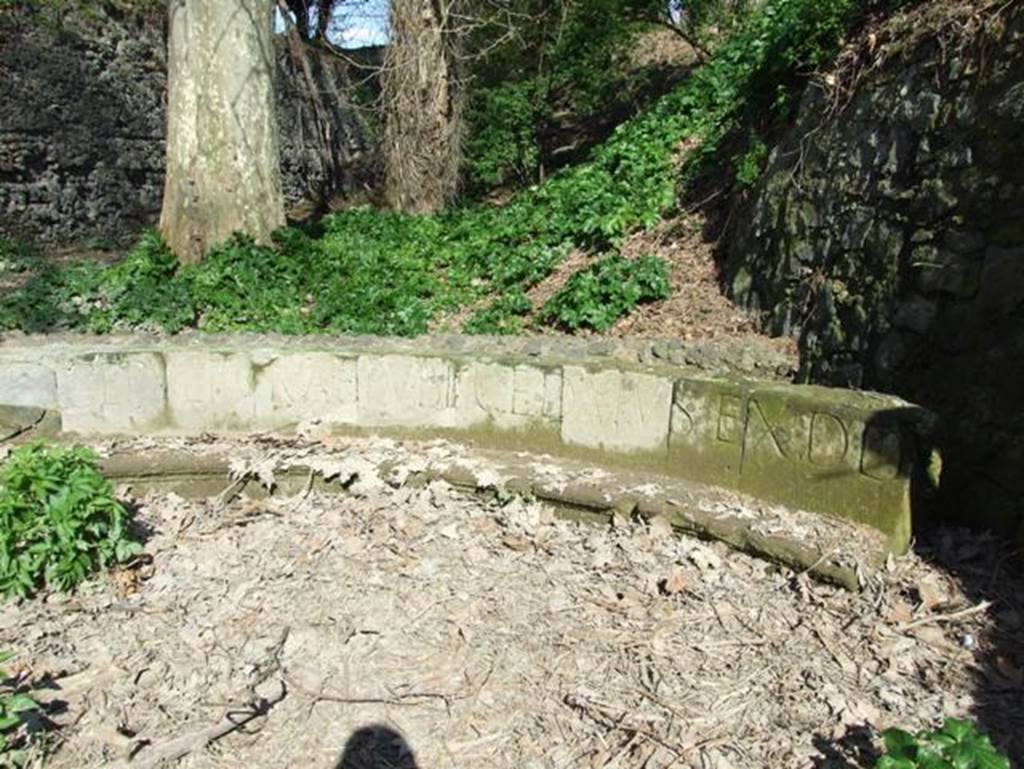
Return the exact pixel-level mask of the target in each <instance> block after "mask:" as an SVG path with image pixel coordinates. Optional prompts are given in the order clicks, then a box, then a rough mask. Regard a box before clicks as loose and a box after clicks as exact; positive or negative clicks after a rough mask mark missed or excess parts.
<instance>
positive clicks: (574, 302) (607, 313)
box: [541, 254, 670, 331]
mask: <svg viewBox="0 0 1024 769" xmlns="http://www.w3.org/2000/svg"><path fill="white" fill-rule="evenodd" d="M669 293H670V289H669V284H668V271H667V269H666V267H665V262H664V261H662V260H661V259H658V258H657V257H654V256H641V257H640V258H639V259H634V260H631V259H626V258H624V257H622V256H619V255H617V254H613V255H611V256H606V257H604V258H602V259H600V260H598V261H597V262H596V263H594V264H593V265H591V267H590V268H588V269H586V270H583V271H581V272H578V273H576V274H575V275H573V276H572V277H571V278H570V279H569V281H568V282H567V283H566V284H565V286H564V287H563V288H562V290H561V291H559V292H558V293H557V294H555V295H554V296H553V297H551V299H549V300H548V301H547V303H546V304H545V305H544V307H543V309H542V310H541V319H542V320H544V321H546V322H548V323H553V324H555V325H558V326H561V327H563V328H567V329H570V330H573V331H575V330H576V329H579V328H591V329H594V330H595V331H606V330H608V329H609V328H611V327H612V325H613V324H614V323H615V321H617V320H618V319H619V318H621V317H623V316H624V315H627V314H628V313H629V312H630V311H631V310H632V309H633V308H634V307H636V306H637V305H638V304H641V303H642V302H653V301H655V300H657V299H664V298H665V297H667V296H668V295H669Z"/></svg>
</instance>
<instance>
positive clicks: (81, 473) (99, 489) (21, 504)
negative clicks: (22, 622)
mask: <svg viewBox="0 0 1024 769" xmlns="http://www.w3.org/2000/svg"><path fill="white" fill-rule="evenodd" d="M128 521H129V514H128V512H127V511H126V510H125V508H124V506H123V505H122V504H121V503H120V502H118V500H117V499H116V498H115V497H114V493H113V490H112V488H111V486H110V483H109V482H108V481H107V480H106V479H105V478H104V477H103V476H102V475H101V474H100V472H99V470H98V469H97V457H96V455H95V454H94V453H93V452H92V451H91V450H89V449H87V448H84V447H81V446H54V447H47V446H44V445H42V444H31V445H27V446H22V447H20V448H17V449H15V450H14V451H13V452H12V453H11V455H10V456H9V457H8V458H7V460H6V462H5V463H4V465H3V467H2V468H0V593H2V594H4V595H5V596H8V597H10V596H24V595H27V594H30V593H32V592H34V591H36V590H37V589H39V588H41V587H44V586H46V587H49V588H51V589H54V590H60V591H68V590H71V589H73V588H74V587H76V586H77V585H78V584H80V583H81V582H82V581H84V580H85V579H87V578H88V577H89V576H91V575H92V574H93V573H94V572H95V571H96V570H97V569H101V568H104V567H106V566H109V565H111V564H114V563H119V562H123V561H126V560H128V559H129V558H131V557H132V556H134V555H136V554H138V553H140V552H142V546H141V545H140V544H139V543H138V542H135V541H134V540H133V539H132V538H131V536H130V535H129V533H128V530H127V526H128Z"/></svg>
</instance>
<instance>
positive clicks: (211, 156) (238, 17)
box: [160, 0, 284, 262]
mask: <svg viewBox="0 0 1024 769" xmlns="http://www.w3.org/2000/svg"><path fill="white" fill-rule="evenodd" d="M273 8H274V3H273V0H170V26H169V33H168V83H167V177H166V181H165V184H164V202H163V211H162V213H161V215H160V231H161V233H162V234H163V236H164V239H165V240H166V241H167V244H168V246H170V248H171V250H172V251H173V252H174V253H175V254H176V255H177V256H178V258H179V259H180V260H181V261H183V262H198V261H199V260H201V259H202V257H203V254H204V253H205V252H206V251H207V250H208V249H209V248H210V247H211V246H214V245H216V244H217V243H220V242H222V241H224V240H225V239H227V238H228V237H230V236H231V235H232V234H233V233H235V232H242V233H245V234H247V235H250V236H252V237H253V238H255V239H256V241H257V242H261V243H269V242H270V233H271V232H273V231H274V230H275V229H277V228H278V227H280V226H282V225H283V224H284V202H283V198H282V195H281V159H280V154H279V149H278V135H277V130H278V129H277V115H276V112H275V110H274V82H273V77H274V50H273V40H272V15H273Z"/></svg>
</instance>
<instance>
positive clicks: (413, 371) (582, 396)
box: [0, 335, 930, 552]
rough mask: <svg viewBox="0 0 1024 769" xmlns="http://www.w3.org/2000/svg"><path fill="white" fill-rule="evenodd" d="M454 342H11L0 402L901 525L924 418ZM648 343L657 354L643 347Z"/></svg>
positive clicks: (1, 353)
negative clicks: (664, 484)
mask: <svg viewBox="0 0 1024 769" xmlns="http://www.w3.org/2000/svg"><path fill="white" fill-rule="evenodd" d="M598 345H604V346H595V344H594V343H592V342H591V343H588V342H566V341H564V340H561V341H547V340H544V339H535V340H524V339H514V340H500V339H499V340H495V339H483V340H481V339H475V338H465V337H437V338H430V337H425V338H418V339H412V340H409V339H379V338H369V337H365V338H363V337H360V338H347V339H337V338H318V337H301V338H299V337H296V338H289V337H271V336H231V337H217V336H202V335H188V336H181V337H172V338H156V337H154V338H148V337H142V336H138V337H98V338H92V337H62V338H52V337H10V338H7V339H5V340H3V341H0V405H5V406H12V407H28V408H36V409H46V410H50V411H57V412H59V414H60V418H61V423H62V428H63V430H64V431H67V432H76V433H85V434H90V433H92V434H97V433H98V434H108V433H201V432H251V431H289V430H293V429H294V428H295V427H296V426H298V425H299V424H301V423H307V422H311V421H317V422H319V423H320V424H322V425H323V426H325V427H327V428H330V429H332V430H336V431H338V432H341V433H350V434H359V435H365V434H382V435H394V436H398V437H414V438H434V437H451V438H456V439H460V440H468V441H470V442H472V443H475V444H478V445H483V446H488V447H494V448H515V449H517V450H524V451H535V452H547V453H552V454H555V455H564V456H567V457H571V458H578V459H584V460H587V461H594V462H599V463H603V464H607V465H610V466H615V467H622V468H632V469H643V470H645V471H649V472H656V473H660V474H664V475H668V476H673V477H677V478H682V479H687V480H691V481H696V482H699V483H704V484H711V485H715V486H719V487H724V488H727V489H732V490H736V491H739V492H742V493H746V494H750V495H753V496H755V497H757V498H759V499H762V500H766V501H768V502H772V503H778V504H781V505H786V506H789V507H792V508H796V509H800V510H805V511H811V512H818V513H824V514H827V515H832V516H838V517H841V518H845V519H848V520H852V521H856V522H859V523H863V524H868V525H870V526H872V527H874V528H876V529H878V530H880V531H881V532H882V533H883V534H884V535H885V536H886V538H887V539H888V542H889V545H890V547H891V548H892V549H894V550H895V551H899V552H902V551H903V550H905V549H906V547H907V545H908V543H909V538H910V532H911V496H912V488H911V486H912V481H913V480H914V478H915V477H916V474H917V473H918V471H919V470H920V460H919V450H918V435H919V433H920V431H921V430H922V427H923V426H924V425H926V424H927V423H928V422H929V420H930V418H929V415H928V413H927V412H925V411H924V410H922V409H920V408H918V407H915V406H913V405H912V404H909V403H906V402H904V401H902V400H900V399H898V398H894V397H890V396H884V395H878V394H874V393H864V392H854V391H848V390H838V389H827V388H821V387H812V386H800V385H792V384H786V383H780V382H777V381H770V380H765V379H757V378H750V377H746V376H741V375H736V374H727V373H724V372H727V371H729V370H730V369H734V368H735V366H732V365H731V364H730V363H729V361H717V363H716V364H715V365H714V366H712V367H711V368H713V371H708V370H707V368H703V369H702V368H700V367H698V366H692V365H678V364H673V363H671V362H670V360H672V356H666V357H660V356H658V355H657V354H656V346H655V345H651V344H647V345H642V344H640V345H633V346H632V347H631V346H629V345H616V344H615V343H603V342H602V343H598ZM652 351H653V352H654V354H652Z"/></svg>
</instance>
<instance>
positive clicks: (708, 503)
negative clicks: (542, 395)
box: [102, 439, 890, 590]
mask: <svg viewBox="0 0 1024 769" xmlns="http://www.w3.org/2000/svg"><path fill="white" fill-rule="evenodd" d="M359 440H360V439H355V440H353V442H352V443H351V444H349V445H347V446H346V445H344V444H340V445H338V444H336V445H335V447H334V448H342V449H355V452H356V454H355V455H356V456H360V457H361V456H364V455H363V454H360V453H359V451H360V444H359ZM437 443H438V442H436V441H435V442H432V443H431V444H427V446H433V447H434V448H435V449H436V447H437ZM371 447H372V448H373V449H374V450H371V451H370V452H369V455H370V456H371V460H370V462H369V463H366V462H356V463H352V464H350V465H346V463H345V460H344V458H341V459H336V458H335V459H328V460H327V461H326V464H325V463H319V464H318V463H317V462H313V463H310V462H308V461H305V460H304V459H303V458H302V457H296V458H289V456H288V452H287V451H283V452H282V456H280V457H276V458H275V457H273V454H271V455H270V458H271V460H272V461H275V460H276V462H277V463H278V464H277V465H276V467H275V469H274V481H275V485H274V487H273V489H272V490H271V492H270V493H285V494H295V493H303V492H304V491H307V490H308V489H310V488H312V487H313V485H314V479H315V486H316V488H317V490H318V491H325V492H336V493H345V492H346V491H347V489H348V487H349V484H350V482H351V481H352V479H353V475H350V474H349V473H353V474H365V473H367V472H371V473H376V474H377V476H378V478H379V479H381V480H383V481H389V480H390V481H392V482H398V481H400V482H401V483H425V482H429V481H431V480H444V481H446V482H448V483H450V484H451V485H453V486H456V487H458V488H461V489H464V490H466V491H471V492H486V493H501V492H504V493H507V494H522V495H526V496H532V497H534V498H536V499H538V500H540V501H543V502H546V503H550V504H553V505H554V506H555V507H556V509H559V508H561V511H562V513H563V515H567V516H568V517H574V515H573V512H571V511H581V512H589V513H590V514H592V515H593V514H597V515H599V516H601V517H602V518H605V519H608V520H611V519H612V518H613V516H615V515H622V516H627V517H629V516H634V515H635V516H639V517H641V518H643V519H647V520H650V519H652V518H654V517H655V516H661V517H663V518H665V519H666V520H667V521H668V522H669V523H670V524H671V525H672V527H673V528H674V529H675V530H676V531H678V532H681V533H688V534H692V535H695V536H698V537H700V538H702V539H708V540H718V541H722V542H725V543H726V544H728V545H730V546H732V547H734V548H736V549H739V550H743V551H746V552H748V553H751V554H753V555H756V556H759V557H761V558H764V559H766V560H769V561H772V562H775V563H779V564H782V565H783V566H786V567H788V568H791V569H793V570H795V571H797V572H804V573H807V574H808V575H810V576H812V577H814V578H816V579H819V580H823V581H826V582H830V583H832V584H837V585H840V586H842V587H844V588H846V589H849V590H858V589H860V587H862V586H863V585H864V584H865V581H866V580H867V579H868V578H870V576H871V574H872V573H873V572H875V571H876V570H877V569H878V568H879V567H880V566H881V565H882V564H883V563H884V561H885V558H886V556H887V555H888V553H889V552H890V551H889V548H888V547H887V543H886V541H885V537H884V536H882V535H881V534H880V533H879V532H877V531H876V530H874V529H872V528H870V527H867V526H863V525H860V524H856V523H852V522H850V521H843V520H840V519H836V518H831V517H827V516H822V515H820V514H815V513H808V512H804V511H799V510H790V509H787V508H784V507H781V506H776V505H766V504H764V503H762V502H759V501H758V500H756V499H753V498H750V497H747V496H745V495H742V494H736V493H734V492H729V491H728V490H725V489H720V488H715V487H710V486H704V485H701V484H696V483H692V482H687V481H681V480H678V479H673V478H667V477H664V476H657V475H653V474H649V473H642V472H637V471H615V472H607V471H606V470H604V469H602V468H597V467H594V466H592V465H588V464H587V463H585V462H579V461H574V460H566V459H563V458H561V457H552V456H550V455H533V454H529V453H525V452H516V453H512V452H504V451H497V450H491V449H476V448H469V447H465V446H458V445H453V444H450V445H449V446H448V448H449V449H450V450H449V451H445V452H442V453H441V455H440V456H436V455H435V456H432V457H431V458H430V459H429V460H428V461H426V462H423V461H422V458H423V456H424V455H425V452H424V448H425V446H423V445H419V444H417V443H416V442H403V443H399V442H395V447H394V449H393V450H391V451H385V452H384V453H383V455H382V453H381V452H380V450H379V448H378V447H376V446H373V445H372V442H371ZM202 450H203V449H202V447H201V446H197V447H195V448H194V449H190V450H189V451H188V452H185V451H170V452H167V451H156V452H155V453H145V454H140V453H138V452H136V451H133V452H132V453H125V454H116V453H115V454H113V455H111V456H109V457H105V458H104V459H103V460H102V470H103V472H104V475H106V476H107V477H108V478H109V479H110V480H111V481H112V482H113V483H115V484H118V485H122V486H128V487H130V488H131V491H132V492H133V493H140V492H146V491H164V492H166V491H173V492H175V493H179V494H182V495H184V496H201V497H213V496H219V497H220V498H221V500H222V501H224V499H225V494H230V495H232V496H233V495H236V494H239V493H242V491H243V490H247V491H254V492H255V493H257V494H258V495H262V494H265V493H267V492H266V490H265V489H263V488H262V487H261V485H260V482H259V481H258V480H257V479H256V478H255V477H254V476H252V477H249V476H243V478H242V482H240V483H234V482H233V481H232V477H235V476H232V475H231V462H230V460H229V458H228V457H227V456H226V455H225V454H224V453H221V452H216V451H214V452H212V453H195V452H200V451H202ZM264 461H266V460H265V459H264ZM235 464H236V466H237V462H236V463H235ZM346 467H347V468H349V469H344V468H346ZM339 468H342V469H339ZM334 473H337V474H334ZM236 475H237V474H236Z"/></svg>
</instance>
